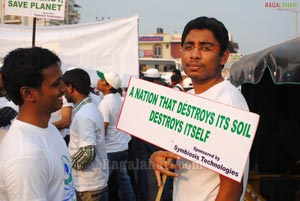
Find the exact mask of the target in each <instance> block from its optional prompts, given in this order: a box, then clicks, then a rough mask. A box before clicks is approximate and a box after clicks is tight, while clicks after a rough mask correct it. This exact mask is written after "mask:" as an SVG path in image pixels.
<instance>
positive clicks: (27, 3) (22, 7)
mask: <svg viewBox="0 0 300 201" xmlns="http://www.w3.org/2000/svg"><path fill="white" fill-rule="evenodd" d="M65 4H66V0H50V1H45V0H5V15H17V16H27V17H37V18H49V19H54V20H63V19H64V18H65Z"/></svg>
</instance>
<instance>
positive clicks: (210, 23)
mask: <svg viewBox="0 0 300 201" xmlns="http://www.w3.org/2000/svg"><path fill="white" fill-rule="evenodd" d="M193 29H208V30H210V31H211V32H212V33H213V34H214V36H215V38H216V40H217V41H218V42H219V44H220V55H222V54H223V53H224V51H225V50H226V49H227V48H228V45H229V38H228V31H227V29H226V27H225V26H224V24H223V23H222V22H220V21H218V20H217V19H215V18H208V17H205V16H203V17H198V18H196V19H193V20H191V21H189V22H188V23H187V24H186V25H185V27H184V30H183V33H182V36H181V46H183V44H184V41H185V38H186V36H187V35H188V34H189V32H190V31H191V30H193Z"/></svg>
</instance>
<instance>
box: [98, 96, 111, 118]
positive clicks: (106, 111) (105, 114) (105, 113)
mask: <svg viewBox="0 0 300 201" xmlns="http://www.w3.org/2000/svg"><path fill="white" fill-rule="evenodd" d="M98 109H99V110H100V112H101V113H102V116H103V120H104V122H110V112H109V106H108V105H105V102H104V101H102V102H101V103H100V104H99V106H98Z"/></svg>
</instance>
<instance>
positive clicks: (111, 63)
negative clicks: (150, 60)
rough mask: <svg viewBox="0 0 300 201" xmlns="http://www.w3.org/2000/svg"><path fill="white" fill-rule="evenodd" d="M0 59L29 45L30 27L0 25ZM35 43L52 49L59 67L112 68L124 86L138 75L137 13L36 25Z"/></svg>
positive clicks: (93, 74) (92, 75)
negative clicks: (75, 22)
mask: <svg viewBox="0 0 300 201" xmlns="http://www.w3.org/2000/svg"><path fill="white" fill-rule="evenodd" d="M0 44H1V45H0V59H3V57H4V56H5V55H6V54H7V53H8V52H10V51H11V50H13V49H15V48H20V47H31V44H32V27H29V26H19V25H3V24H1V25H0ZM35 44H36V46H41V47H44V48H48V49H50V50H52V51H54V52H55V53H56V54H57V55H58V56H59V57H60V58H61V60H62V62H63V65H64V66H63V68H64V69H66V68H68V67H73V66H74V67H81V68H85V69H89V70H88V71H89V73H90V75H91V78H92V82H93V83H94V84H95V83H96V82H97V79H98V78H97V75H96V73H95V70H100V71H103V72H108V71H114V72H117V73H119V75H120V76H121V78H122V81H123V83H122V86H127V84H128V80H129V77H130V76H135V77H138V75H139V67H138V16H133V17H128V18H122V19H118V20H110V21H102V22H94V23H89V24H77V25H66V26H49V27H37V30H36V43H35Z"/></svg>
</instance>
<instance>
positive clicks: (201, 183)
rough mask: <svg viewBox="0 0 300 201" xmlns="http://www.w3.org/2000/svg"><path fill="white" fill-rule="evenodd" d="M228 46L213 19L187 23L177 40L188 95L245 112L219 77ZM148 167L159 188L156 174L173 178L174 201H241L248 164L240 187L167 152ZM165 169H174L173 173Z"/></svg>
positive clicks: (160, 153)
mask: <svg viewBox="0 0 300 201" xmlns="http://www.w3.org/2000/svg"><path fill="white" fill-rule="evenodd" d="M228 44H229V40H228V31H227V29H226V28H225V26H224V25H223V24H222V23H221V22H219V21H218V20H216V19H215V18H207V17H199V18H196V19H194V20H191V21H190V22H189V23H187V25H186V26H185V28H184V31H183V34H182V38H181V50H182V55H181V62H182V66H183V69H184V71H185V73H186V74H187V76H189V77H190V78H191V79H192V83H193V87H194V89H193V90H192V91H193V92H194V94H195V95H198V96H201V97H204V98H207V99H210V100H214V101H218V102H221V103H224V104H226V105H231V106H235V107H238V108H240V109H243V110H248V106H247V103H246V101H245V98H244V97H243V96H242V94H241V93H240V91H239V90H238V89H237V88H235V87H234V86H233V85H232V84H231V83H229V82H228V81H226V80H224V79H223V77H222V75H221V71H222V68H223V67H224V64H225V63H226V61H227V59H228V57H229V54H230V52H229V50H228ZM168 158H171V159H177V163H176V164H171V163H169V162H168V161H167V159H168ZM151 164H152V167H153V169H154V171H155V175H156V177H157V181H158V185H159V186H160V185H161V178H160V173H162V174H165V175H167V176H173V177H174V176H175V179H174V189H173V200H174V201H185V200H189V201H215V200H217V201H220V200H224V201H233V200H234V201H236V200H244V197H243V192H244V191H245V189H246V184H247V178H248V164H247V165H246V167H245V171H244V177H243V181H242V183H239V182H236V181H234V180H232V179H230V178H228V177H226V176H223V175H221V174H218V173H216V172H214V171H212V170H210V169H207V168H205V167H203V166H201V165H197V164H195V163H193V162H190V161H187V160H184V159H181V158H180V157H179V156H177V155H175V154H173V153H171V152H167V151H157V152H155V153H153V154H152V156H151ZM179 167H180V168H179ZM166 168H170V169H175V172H172V171H169V170H168V169H166Z"/></svg>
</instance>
